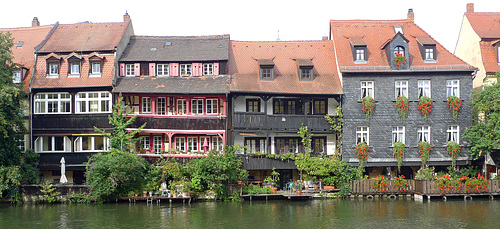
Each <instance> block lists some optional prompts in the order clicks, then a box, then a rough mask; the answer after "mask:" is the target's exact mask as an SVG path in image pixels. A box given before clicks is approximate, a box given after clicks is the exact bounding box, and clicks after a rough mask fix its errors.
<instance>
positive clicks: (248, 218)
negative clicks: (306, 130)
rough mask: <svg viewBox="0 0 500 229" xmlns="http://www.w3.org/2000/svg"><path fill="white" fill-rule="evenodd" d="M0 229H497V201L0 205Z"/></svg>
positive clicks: (499, 215)
mask: <svg viewBox="0 0 500 229" xmlns="http://www.w3.org/2000/svg"><path fill="white" fill-rule="evenodd" d="M0 228H2V229H3V228H23V229H28V228H204V229H206V228H257V229H265V228H370V229H382V228H500V200H492V201H489V200H473V201H464V200H448V201H446V202H444V201H441V200H439V201H434V200H433V201H430V202H427V201H426V202H423V203H419V202H414V201H413V200H379V199H375V200H336V199H329V200H313V201H303V202H289V201H268V202H265V201H253V202H249V201H245V202H241V203H234V202H198V203H191V204H182V203H179V204H168V203H161V204H160V205H156V204H154V205H147V204H146V203H143V202H142V203H136V204H128V203H118V204H105V205H66V204H58V205H19V206H8V205H1V206H0Z"/></svg>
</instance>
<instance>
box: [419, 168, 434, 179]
mask: <svg viewBox="0 0 500 229" xmlns="http://www.w3.org/2000/svg"><path fill="white" fill-rule="evenodd" d="M415 180H436V176H435V175H434V167H429V166H427V165H425V166H423V167H421V168H420V169H419V170H418V171H417V174H416V175H415Z"/></svg>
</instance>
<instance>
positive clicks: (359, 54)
mask: <svg viewBox="0 0 500 229" xmlns="http://www.w3.org/2000/svg"><path fill="white" fill-rule="evenodd" d="M355 49H356V61H358V62H359V61H365V60H366V59H365V55H366V54H365V49H364V48H355Z"/></svg>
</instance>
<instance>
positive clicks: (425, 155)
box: [417, 142, 432, 166]
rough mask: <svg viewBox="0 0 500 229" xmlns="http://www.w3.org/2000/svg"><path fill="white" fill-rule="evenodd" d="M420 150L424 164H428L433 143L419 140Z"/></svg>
mask: <svg viewBox="0 0 500 229" xmlns="http://www.w3.org/2000/svg"><path fill="white" fill-rule="evenodd" d="M417 147H418V152H420V158H421V159H422V166H425V165H427V159H429V153H430V151H431V148H432V146H431V144H430V143H428V142H419V143H418V144H417Z"/></svg>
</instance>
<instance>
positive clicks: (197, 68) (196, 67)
mask: <svg viewBox="0 0 500 229" xmlns="http://www.w3.org/2000/svg"><path fill="white" fill-rule="evenodd" d="M202 66H203V64H202V63H193V76H201V75H203V69H202Z"/></svg>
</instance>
